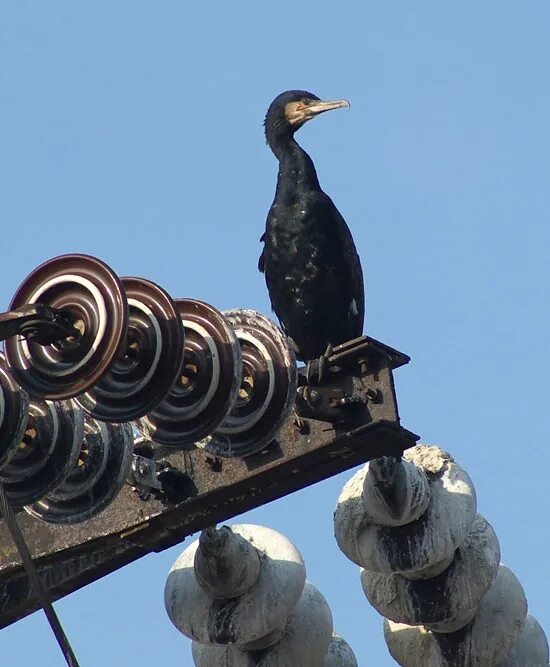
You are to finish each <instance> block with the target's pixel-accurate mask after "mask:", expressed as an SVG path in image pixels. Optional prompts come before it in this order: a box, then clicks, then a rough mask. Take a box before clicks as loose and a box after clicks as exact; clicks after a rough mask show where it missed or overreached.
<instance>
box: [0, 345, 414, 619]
mask: <svg viewBox="0 0 550 667" xmlns="http://www.w3.org/2000/svg"><path fill="white" fill-rule="evenodd" d="M344 353H345V354H344ZM335 354H337V355H338V359H337V362H338V364H341V368H340V369H339V370H338V369H334V368H333V369H332V371H331V374H330V377H329V380H328V383H327V384H326V385H323V386H320V387H315V391H316V392H319V395H320V396H321V402H320V404H319V405H320V406H321V407H320V408H319V405H318V406H317V408H316V409H317V410H320V412H319V413H318V414H317V417H316V418H310V417H309V416H308V415H307V414H304V411H301V408H304V407H307V406H304V405H300V399H299V398H298V400H297V405H296V409H297V411H299V412H300V417H301V419H302V421H304V422H305V423H306V424H307V427H308V428H306V429H298V428H297V427H296V424H295V422H294V420H295V417H294V416H292V415H291V416H289V417H288V418H287V420H286V422H285V424H284V426H283V428H282V429H281V431H280V432H279V434H278V436H277V438H276V440H274V441H273V442H272V443H271V444H269V445H268V446H266V447H265V448H264V449H263V450H261V451H260V452H257V453H256V454H253V455H251V456H247V457H246V458H220V457H215V458H214V457H212V456H211V455H209V454H208V453H207V452H205V451H204V450H201V449H195V450H193V451H183V450H175V449H174V448H167V447H164V448H163V447H155V448H153V447H151V448H150V453H152V454H153V456H154V457H155V459H157V460H160V461H162V462H163V463H164V464H166V465H167V470H168V471H171V472H172V473H173V475H172V485H173V486H175V487H177V489H178V491H179V494H180V495H179V497H178V501H177V502H175V501H174V498H175V497H176V496H174V494H169V493H167V494H166V495H162V494H155V493H151V494H144V493H138V492H136V490H135V489H134V488H132V487H131V486H130V485H126V486H125V487H124V488H123V490H122V492H121V493H120V494H119V495H118V497H117V498H116V499H115V500H114V501H113V502H112V503H111V505H109V507H107V509H105V510H104V511H103V512H102V513H101V514H100V515H98V516H96V517H94V518H92V519H90V520H88V521H84V522H83V523H79V524H75V525H69V526H63V525H51V524H48V523H46V522H44V521H40V520H38V519H35V518H34V517H32V516H29V515H28V514H26V513H25V512H22V513H20V514H19V515H18V520H19V522H20V525H21V528H22V531H23V534H24V535H25V539H26V540H27V543H28V545H29V548H30V551H31V554H32V556H33V558H34V559H35V564H36V567H37V570H38V572H39V575H40V577H41V578H42V580H43V582H44V585H45V587H46V588H47V590H48V593H49V595H50V597H51V598H52V599H53V600H55V599H59V598H60V597H63V596H64V595H67V594H68V593H71V592H73V591H75V590H77V589H79V588H81V587H82V586H84V585H86V584H88V583H90V582H92V581H95V580H97V579H99V578H100V577H102V576H104V575H106V574H108V573H110V572H113V571H114V570H116V569H118V568H120V567H122V566H124V565H126V564H128V563H130V562H132V561H134V560H136V559H137V558H140V557H141V556H144V555H146V554H148V553H151V552H155V551H157V552H158V551H162V550H163V549H166V548H168V547H171V546H173V545H174V544H177V543H179V542H181V541H183V540H184V539H185V537H187V536H188V535H191V534H192V533H195V532H197V531H200V530H202V529H203V528H205V527H208V526H212V525H214V524H216V523H220V522H222V521H226V520H228V519H230V518H232V517H235V516H237V515H238V514H241V513H243V512H246V511H248V510H250V509H253V508H255V507H258V506H260V505H263V504H265V503H268V502H271V501H273V500H276V499H278V498H281V497H283V496H285V495H287V494H289V493H293V492H294V491H297V490H299V489H302V488H304V487H306V486H309V485H311V484H314V483H316V482H319V481H321V480H323V479H327V478H328V477H331V476H333V475H335V474H337V473H340V472H342V471H344V470H347V469H349V468H352V467H353V466H356V465H358V464H361V463H364V462H365V461H368V460H370V459H373V458H376V457H379V456H397V455H400V454H401V453H402V452H403V450H405V449H407V448H409V447H411V446H413V445H414V444H415V442H416V440H417V439H418V436H416V435H415V434H414V433H411V432H410V431H408V430H406V429H404V428H403V427H402V426H401V425H400V422H399V414H398V409H397V401H396V396H395V390H394V384H393V374H392V371H393V369H394V368H396V367H398V366H400V365H402V364H404V363H407V361H408V357H406V356H405V355H402V354H401V353H399V352H397V351H396V350H393V349H392V348H389V347H387V346H384V345H383V344H381V343H378V341H374V340H373V339H370V338H368V339H360V342H358V343H356V344H355V346H354V345H352V346H349V345H348V346H347V347H346V348H345V349H338V348H335ZM340 355H342V356H340ZM338 391H339V392H340V394H341V395H342V396H341V398H343V397H345V396H348V395H351V396H352V397H353V400H352V401H344V403H343V404H340V405H337V406H336V407H332V408H331V407H330V405H329V400H328V399H327V395H329V398H330V394H331V392H332V394H334V393H337V392H338ZM374 395H375V396H376V400H372V398H371V397H372V396H374ZM327 406H328V407H327ZM314 407H315V406H314ZM323 409H326V410H327V411H328V414H326V415H324V418H320V416H319V415H322V412H323ZM305 412H306V413H307V409H306V410H305ZM148 451H149V450H148V448H147V447H145V446H141V448H140V454H142V455H144V456H145V455H146V454H144V452H148ZM167 479H168V481H170V479H171V478H170V475H169V476H168V477H167ZM180 498H181V500H180ZM0 545H1V547H0V586H1V590H2V591H3V594H2V596H0V627H4V626H6V625H8V624H10V623H12V622H14V621H16V620H17V619H19V618H22V617H24V616H26V615H27V614H29V613H31V612H33V611H35V610H36V609H37V608H38V604H37V602H36V600H35V599H34V598H33V596H32V593H31V591H30V588H29V582H28V579H27V577H26V574H25V572H24V570H23V568H22V565H21V562H20V561H19V557H18V555H17V551H16V549H15V547H14V546H13V545H12V542H11V539H10V537H9V533H8V531H7V529H6V526H5V525H3V523H2V522H0Z"/></svg>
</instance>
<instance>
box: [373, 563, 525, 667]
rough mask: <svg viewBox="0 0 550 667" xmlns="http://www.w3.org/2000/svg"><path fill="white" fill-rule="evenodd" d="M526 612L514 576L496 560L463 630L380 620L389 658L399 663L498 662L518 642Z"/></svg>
mask: <svg viewBox="0 0 550 667" xmlns="http://www.w3.org/2000/svg"><path fill="white" fill-rule="evenodd" d="M526 614H527V601H526V599H525V594H524V592H523V588H522V587H521V584H520V583H519V581H518V580H517V578H516V577H515V576H514V574H513V573H512V572H511V571H510V570H509V569H508V568H507V567H505V566H504V565H502V564H501V565H500V567H499V570H498V573H497V576H496V577H495V580H494V582H493V585H492V586H491V588H490V589H489V590H488V591H487V593H486V594H485V596H484V597H483V598H482V600H481V603H480V605H479V608H478V610H477V613H476V615H475V616H474V618H473V620H472V622H471V624H470V625H468V626H466V628H464V629H463V630H459V631H458V632H454V633H451V634H443V633H434V632H432V631H431V630H428V629H427V628H424V627H423V626H411V625H404V624H401V623H394V622H393V621H389V620H387V619H385V620H384V637H385V639H386V644H387V645H388V649H389V651H390V653H391V655H392V657H393V658H394V659H395V661H396V662H397V663H398V664H399V665H401V667H418V666H419V665H422V667H462V666H463V665H471V666H474V665H479V666H480V667H485V666H489V665H499V664H500V663H501V662H502V660H504V658H505V657H506V655H507V654H508V653H509V652H510V650H511V648H512V646H513V645H514V644H515V643H516V641H517V640H518V638H519V636H520V634H521V630H522V628H523V624H524V622H525V616H526ZM522 667H524V666H523V665H522Z"/></svg>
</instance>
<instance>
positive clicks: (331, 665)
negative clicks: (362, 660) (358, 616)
mask: <svg viewBox="0 0 550 667" xmlns="http://www.w3.org/2000/svg"><path fill="white" fill-rule="evenodd" d="M323 667H358V664H357V658H356V657H355V653H354V652H353V651H352V650H351V646H350V645H349V644H348V643H347V641H346V640H345V639H344V638H343V637H340V635H337V634H336V633H335V632H333V633H332V639H331V640H330V644H329V647H328V651H327V655H326V657H325V662H324V663H323Z"/></svg>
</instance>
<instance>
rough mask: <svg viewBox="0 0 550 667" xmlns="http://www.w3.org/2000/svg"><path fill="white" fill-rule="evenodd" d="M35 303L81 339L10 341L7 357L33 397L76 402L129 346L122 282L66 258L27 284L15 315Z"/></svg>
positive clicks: (99, 267) (95, 263) (77, 258)
mask: <svg viewBox="0 0 550 667" xmlns="http://www.w3.org/2000/svg"><path fill="white" fill-rule="evenodd" d="M34 303H40V304H45V305H47V306H50V307H52V308H55V309H59V310H60V311H62V312H63V313H65V314H66V315H67V317H68V318H69V319H70V320H71V322H72V323H73V327H74V328H75V330H76V331H78V332H79V335H78V336H75V337H69V338H67V339H65V340H63V341H60V342H59V343H52V344H50V345H40V344H39V343H38V342H33V341H27V340H26V339H25V338H22V337H20V336H12V337H11V338H8V339H7V340H6V341H5V344H4V345H5V353H6V358H7V360H8V363H9V365H10V367H11V368H12V370H13V373H14V376H15V378H16V380H17V381H18V382H19V384H20V385H21V386H22V387H23V388H24V389H25V390H26V391H28V392H29V394H31V395H33V396H39V397H41V398H47V399H51V400H60V399H67V398H72V397H74V396H77V395H78V394H81V393H82V392H84V391H86V390H88V389H89V388H90V387H92V386H93V385H94V384H96V383H97V382H98V381H99V380H100V379H101V378H102V377H103V375H104V374H105V373H106V372H107V370H108V369H109V367H110V366H111V364H112V363H113V361H114V360H115V359H116V358H117V356H118V355H119V353H120V351H121V348H122V346H123V345H124V338H125V335H126V327H127V324H128V304H127V301H126V295H125V293H124V290H123V288H122V285H121V283H120V280H119V279H118V278H117V276H116V275H115V274H114V273H113V271H112V270H111V269H110V268H109V267H108V266H107V265H106V264H105V263H103V262H102V261H100V260H99V259H96V258H95V257H90V256H89V255H61V256H60V257H55V258H54V259H50V260H49V261H47V262H45V263H44V264H42V265H41V266H39V267H38V268H37V269H35V270H34V271H33V272H32V273H31V274H30V275H29V276H28V277H27V278H25V280H24V281H23V283H22V284H21V286H20V287H19V289H18V290H17V292H16V294H15V296H14V297H13V299H12V302H11V304H10V309H16V308H19V307H20V306H24V305H27V304H34Z"/></svg>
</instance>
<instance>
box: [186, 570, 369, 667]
mask: <svg viewBox="0 0 550 667" xmlns="http://www.w3.org/2000/svg"><path fill="white" fill-rule="evenodd" d="M331 636H332V614H331V613H330V608H329V606H328V603H327V601H326V600H325V598H324V597H323V596H322V595H321V593H320V592H319V591H318V590H317V589H316V588H315V586H312V585H311V584H310V583H309V582H306V585H305V587H304V589H303V592H302V596H301V598H300V601H299V602H298V604H297V605H296V608H295V609H294V611H293V612H292V613H291V614H290V616H289V618H288V621H287V624H286V626H285V629H284V632H283V634H282V636H281V638H280V640H279V641H278V642H277V643H276V644H273V645H272V646H270V647H269V648H267V649H265V650H263V651H243V650H242V649H240V648H238V647H236V646H212V645H206V644H199V643H197V642H193V660H194V662H195V665H196V667H298V666H299V667H324V665H326V664H327V663H324V662H323V661H324V660H325V656H326V654H327V651H328V648H329V644H330V640H331ZM328 664H331V663H328ZM334 664H335V665H338V664H339V663H334ZM350 664H351V665H353V663H350ZM356 664H357V663H355V665H356ZM343 665H346V667H347V663H343Z"/></svg>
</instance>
